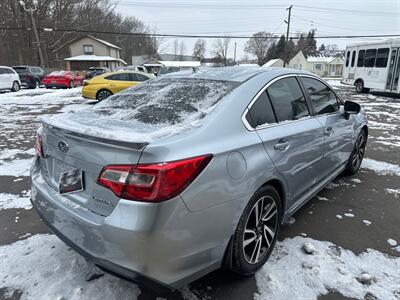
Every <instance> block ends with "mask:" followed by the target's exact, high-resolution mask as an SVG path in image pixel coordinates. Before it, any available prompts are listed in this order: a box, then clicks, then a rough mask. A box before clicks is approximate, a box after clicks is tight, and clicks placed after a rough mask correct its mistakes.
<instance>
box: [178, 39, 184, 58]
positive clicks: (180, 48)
mask: <svg viewBox="0 0 400 300" xmlns="http://www.w3.org/2000/svg"><path fill="white" fill-rule="evenodd" d="M185 51H186V46H185V43H184V42H183V41H181V42H180V44H179V57H178V59H179V60H183V56H184V55H185Z"/></svg>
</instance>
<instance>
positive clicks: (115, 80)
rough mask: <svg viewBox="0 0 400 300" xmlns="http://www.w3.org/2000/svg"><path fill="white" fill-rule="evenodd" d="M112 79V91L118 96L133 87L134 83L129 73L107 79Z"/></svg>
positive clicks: (114, 75) (118, 74)
mask: <svg viewBox="0 0 400 300" xmlns="http://www.w3.org/2000/svg"><path fill="white" fill-rule="evenodd" d="M106 78H107V79H110V80H111V82H110V90H111V91H112V93H113V94H117V93H119V92H121V91H123V90H126V89H127V88H129V87H131V86H132V85H133V83H132V82H131V81H130V78H129V73H125V72H121V73H117V74H113V75H111V76H108V77H106Z"/></svg>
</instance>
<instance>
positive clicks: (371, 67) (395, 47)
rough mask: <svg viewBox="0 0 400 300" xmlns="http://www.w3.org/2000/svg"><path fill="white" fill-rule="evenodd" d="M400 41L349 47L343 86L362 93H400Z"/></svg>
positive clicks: (384, 41)
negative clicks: (374, 91) (372, 91)
mask: <svg viewBox="0 0 400 300" xmlns="http://www.w3.org/2000/svg"><path fill="white" fill-rule="evenodd" d="M399 75H400V39H388V40H381V41H374V42H363V43H355V44H349V45H347V47H346V61H345V65H344V68H343V74H342V83H343V84H351V85H354V86H355V87H356V91H357V92H358V93H363V92H368V91H369V90H370V89H374V90H378V91H384V92H391V93H400V84H399Z"/></svg>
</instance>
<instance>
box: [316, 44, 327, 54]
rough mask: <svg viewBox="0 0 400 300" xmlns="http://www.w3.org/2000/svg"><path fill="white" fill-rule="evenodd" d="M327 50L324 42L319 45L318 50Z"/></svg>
mask: <svg viewBox="0 0 400 300" xmlns="http://www.w3.org/2000/svg"><path fill="white" fill-rule="evenodd" d="M325 50H326V48H325V45H324V44H322V45H321V46H319V48H318V51H321V52H322V51H325Z"/></svg>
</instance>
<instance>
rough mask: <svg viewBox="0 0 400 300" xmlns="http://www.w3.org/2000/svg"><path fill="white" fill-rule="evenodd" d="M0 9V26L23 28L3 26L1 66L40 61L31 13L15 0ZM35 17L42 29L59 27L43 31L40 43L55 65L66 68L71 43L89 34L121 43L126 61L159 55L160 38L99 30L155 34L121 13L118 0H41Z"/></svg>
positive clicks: (4, 0)
mask: <svg viewBox="0 0 400 300" xmlns="http://www.w3.org/2000/svg"><path fill="white" fill-rule="evenodd" d="M28 2H29V1H28ZM0 12H1V13H0V24H1V26H0V27H3V28H22V29H6V30H1V29H0V65H3V64H4V65H15V64H28V65H31V64H37V63H38V58H37V53H36V51H35V49H36V46H35V44H34V43H33V40H34V39H33V32H32V30H27V28H30V27H31V25H30V20H29V16H28V15H27V14H26V13H25V12H24V11H23V10H22V9H21V7H19V4H18V1H16V0H0ZM34 17H35V19H36V21H37V26H38V28H39V29H41V28H53V29H59V30H54V31H52V32H43V31H42V30H40V40H41V46H42V49H43V50H44V52H45V57H46V56H47V59H48V65H49V66H50V67H52V68H62V67H64V66H65V63H64V58H65V57H68V56H69V55H70V54H69V51H68V47H67V45H68V43H69V42H71V41H73V40H75V39H77V38H80V37H82V36H84V35H86V34H92V35H94V36H96V37H99V38H102V39H105V40H107V41H109V42H111V43H115V44H117V45H118V46H120V47H121V48H122V52H121V58H122V59H124V60H130V57H131V56H132V55H140V54H149V55H156V54H157V53H158V51H159V48H160V45H161V42H162V41H160V40H159V39H158V38H155V37H152V36H145V35H127V34H123V35H120V34H103V33H98V32H99V31H103V32H104V31H110V32H115V33H152V30H151V29H150V28H149V27H148V26H146V25H145V24H144V23H143V22H141V21H140V20H138V19H137V18H135V17H123V16H121V15H120V14H118V13H117V12H116V10H115V1H108V0H84V1H82V0H40V1H39V7H38V10H37V11H36V12H35V14H34ZM60 29H61V30H62V31H60ZM75 29H80V30H85V31H88V32H87V33H79V32H76V31H74V30H75ZM68 30H71V31H68ZM46 54H47V55H46Z"/></svg>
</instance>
